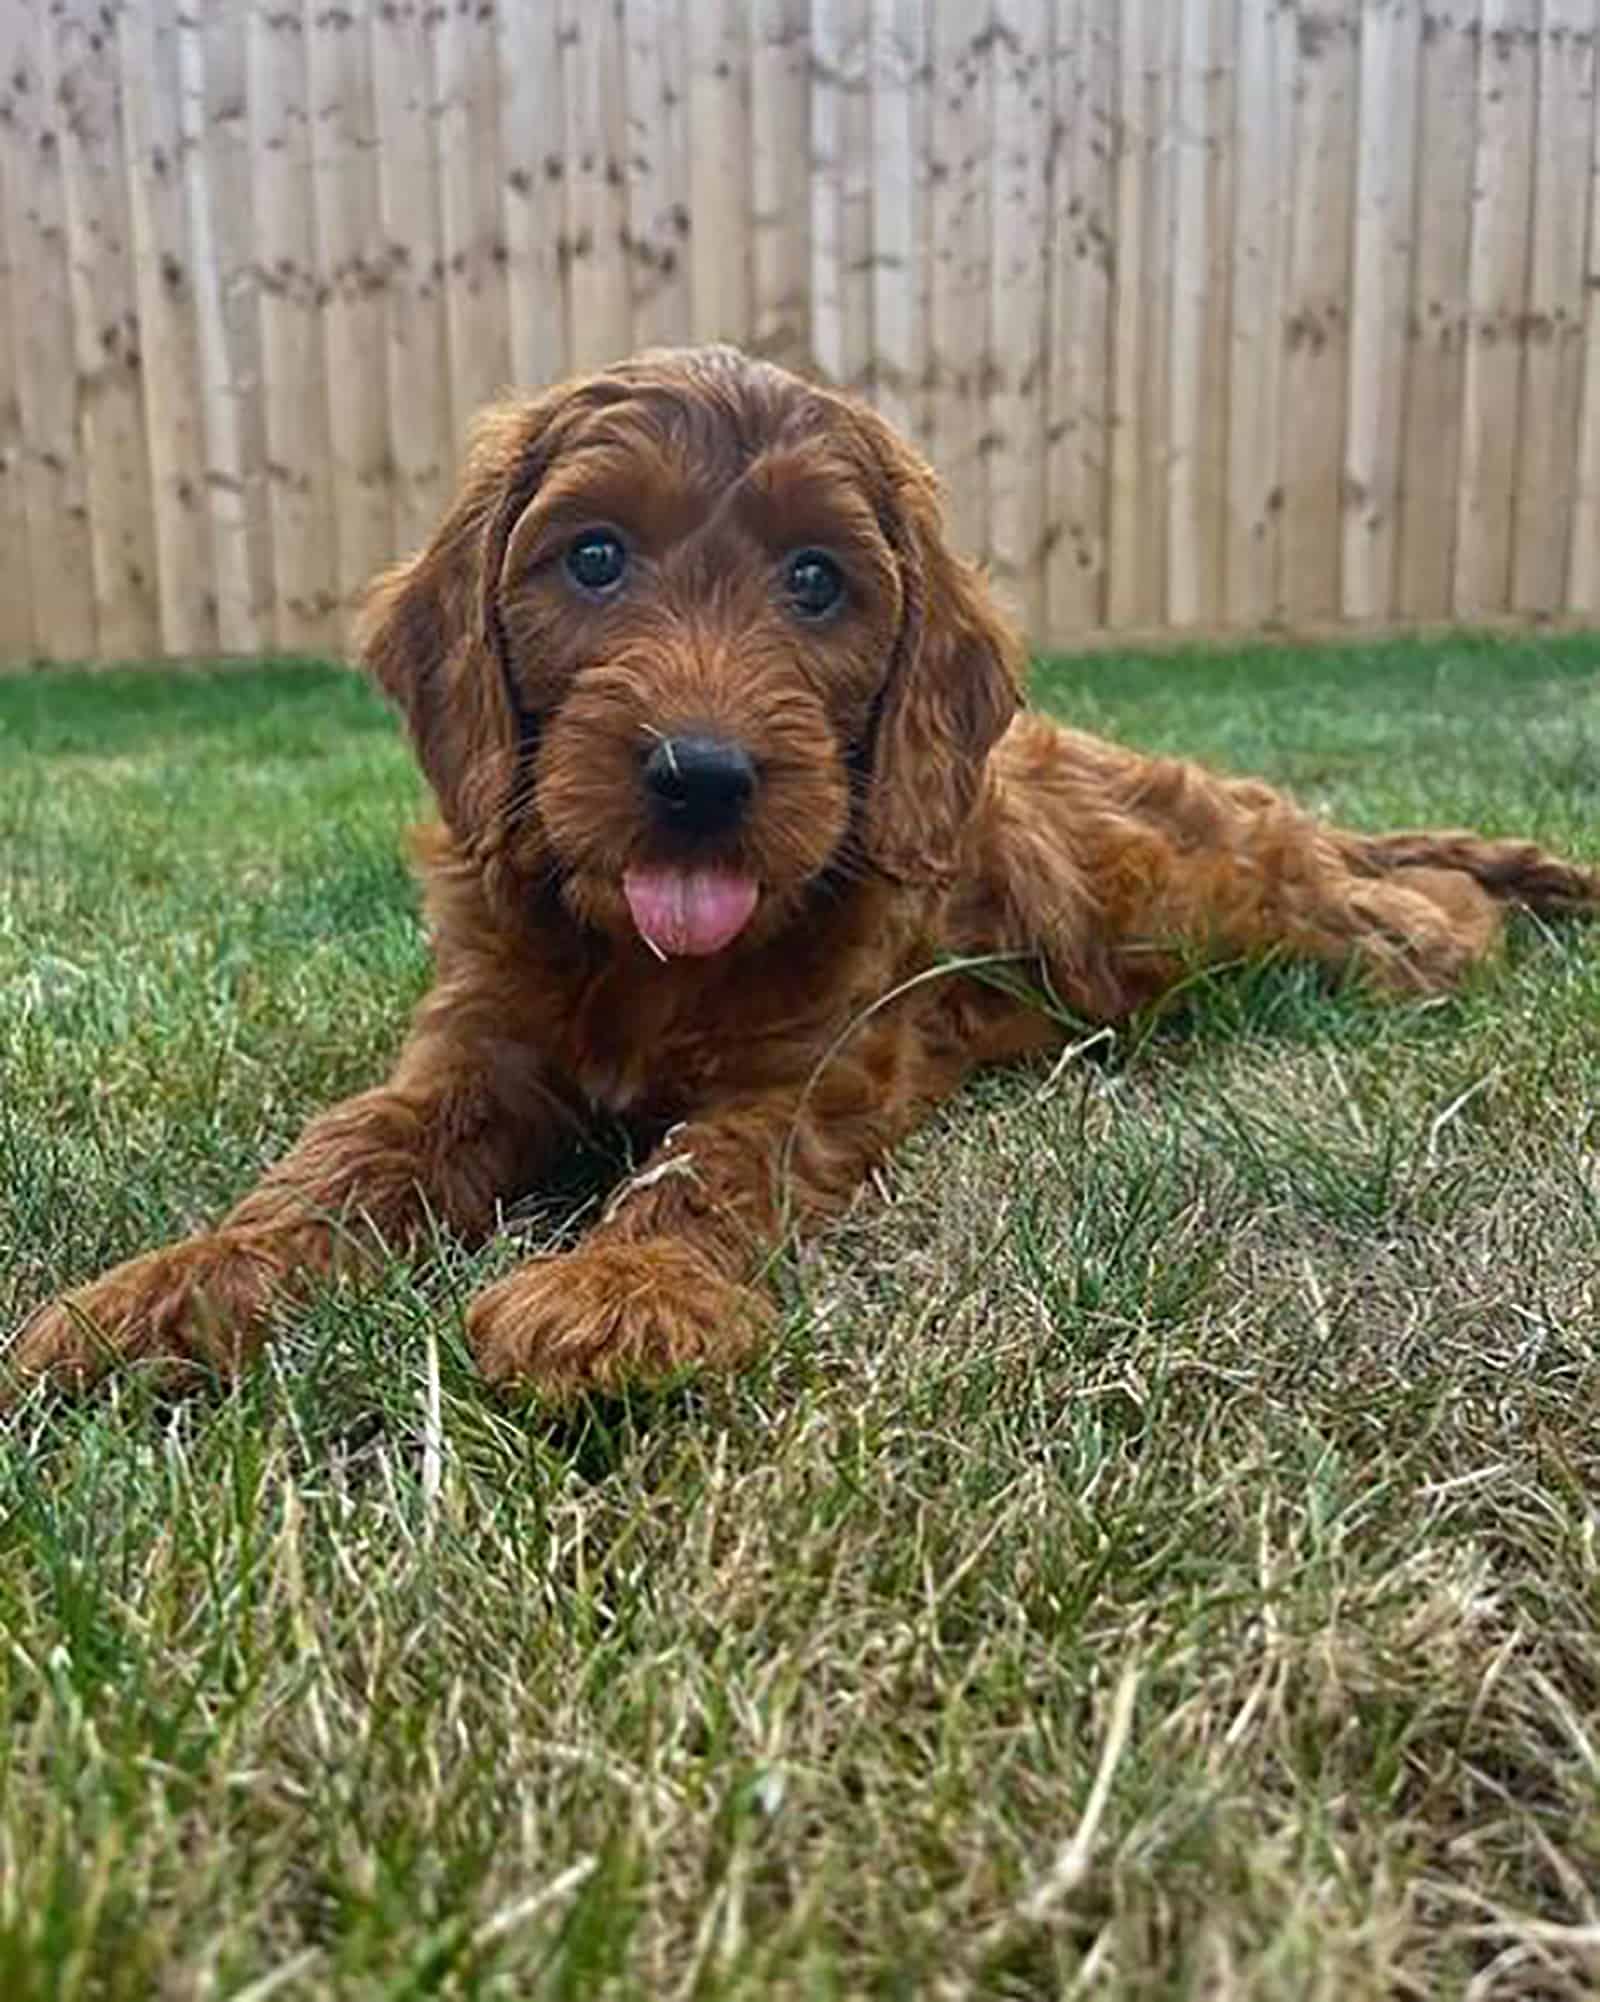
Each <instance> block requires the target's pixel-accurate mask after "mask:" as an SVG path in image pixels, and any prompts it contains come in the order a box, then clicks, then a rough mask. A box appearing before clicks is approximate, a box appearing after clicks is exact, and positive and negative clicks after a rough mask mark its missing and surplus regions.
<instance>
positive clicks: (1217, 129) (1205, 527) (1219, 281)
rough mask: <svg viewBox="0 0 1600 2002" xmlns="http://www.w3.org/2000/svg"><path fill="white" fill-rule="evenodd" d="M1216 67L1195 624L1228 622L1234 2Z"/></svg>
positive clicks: (1210, 116) (1227, 10) (1215, 32)
mask: <svg viewBox="0 0 1600 2002" xmlns="http://www.w3.org/2000/svg"><path fill="white" fill-rule="evenodd" d="M1210 7H1211V66H1210V69H1209V71H1208V73H1207V77H1206V119H1207V132H1208V136H1209V143H1208V147H1207V168H1206V245H1207V250H1208V265H1207V278H1206V312H1205V337H1204V346H1203V348H1202V352H1201V359H1200V433H1199V441H1198V446H1197V461H1196V471H1197V483H1196V494H1195V506H1196V508H1197V509H1198V512H1199V515H1200V523H1199V531H1198V539H1199V542H1200V545H1201V565H1200V575H1199V595H1198V599H1197V612H1198V616H1199V617H1200V618H1202V619H1205V620H1208V621H1210V622H1212V623H1216V622H1218V621H1220V620H1221V619H1222V617H1223V615H1224V607H1225V602H1226V591H1227V521H1228V406H1229V399H1230V394H1231V389H1232V376H1231V367H1232V349H1231V345H1230V337H1231V333H1232V326H1231V322H1230V319H1229V296H1228V292H1229V281H1230V277H1231V274H1232V271H1233V261H1234V236H1233V217H1234V204H1235V201H1236V199H1237V165H1238V163H1237V159H1236V156H1235V153H1234V143H1233V142H1234V127H1235V120H1236V117H1237V98H1238V61H1239V21H1238V8H1237V6H1236V4H1235V0H1210Z"/></svg>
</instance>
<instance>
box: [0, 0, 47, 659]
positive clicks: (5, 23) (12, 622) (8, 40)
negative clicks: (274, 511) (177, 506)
mask: <svg viewBox="0 0 1600 2002" xmlns="http://www.w3.org/2000/svg"><path fill="white" fill-rule="evenodd" d="M19 12H20V10H8V11H3V12H0V662H5V663H8V664H9V663H15V662H20V661H27V660H32V659H33V658H34V657H35V654H36V652H37V651H38V650H39V649H38V644H37V642H36V640H35V636H34V624H33V580H32V578H31V577H30V575H29V571H28V503H27V492H26V467H25V463H24V441H23V429H22V400H21V381H20V376H19V367H18V356H17V336H16V332H15V330H14V328H13V325H12V307H13V305H14V304H15V302H16V301H17V300H19V299H20V298H21V297H22V296H23V292H24V287H25V285H26V282H27V274H26V272H25V271H24V269H23V266H22V265H21V263H20V261H19V260H18V259H17V258H16V257H15V256H14V254H13V250H12V241H11V215H12V194H11V190H10V188H9V187H8V180H9V179H10V178H11V177H13V176H14V175H15V174H16V172H17V169H18V164H19V162H18V152H17V148H16V145H15V138H16V105H15V103H14V101H13V97H12V92H13V91H14V89H15V87H16V86H15V81H14V80H15V77H16V72H17V61H16V53H17V43H18V31H19V28H20V22H19V21H18V19H17V14H18V13H19Z"/></svg>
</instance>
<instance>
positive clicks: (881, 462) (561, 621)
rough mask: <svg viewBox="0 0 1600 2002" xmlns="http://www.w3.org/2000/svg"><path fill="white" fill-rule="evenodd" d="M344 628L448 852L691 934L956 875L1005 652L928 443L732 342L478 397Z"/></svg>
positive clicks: (678, 947)
mask: <svg viewBox="0 0 1600 2002" xmlns="http://www.w3.org/2000/svg"><path fill="white" fill-rule="evenodd" d="M361 646H362V652H363V655H364V658H365V659H366V661H367V663H368V665H369V666H370V668H371V669H372V671H373V672H374V674H375V675H376V677H377V679H378V681H379V683H380V684H381V685H382V687H383V688H384V689H385V690H386V691H387V692H388V694H389V695H390V696H392V697H393V698H394V699H395V700H396V701H397V702H398V703H399V705H400V707H401V709H402V710H403V712H404V714H405V717H406V719H407V722H408V724H409V726H410V730H411V734H412V737H413V739H414V740H415V743H416V748H417V752H418V756H419V757H420V759H421V762H422V765H423V768H424V770H425V772H426V773H427V776H428V778H429V780H430V782H431V784H432V786H433V789H434V791H435V793H436V794H437V796H438V799H439V803H440V806H441V808H442V810H443V812H444V816H445V819H446V821H447V823H448V824H449V826H450V828H451V831H452V833H453V835H454V837H455V839H456V841H457V843H458V844H459V845H460V846H461V847H462V848H463V850H465V851H466V852H467V853H469V854H472V855H474V856H476V857H479V858H481V859H482V860H484V861H485V862H486V863H487V862H488V861H489V860H490V859H491V858H493V859H494V860H495V861H496V863H497V864H499V865H501V866H506V867H509V869H510V871H511V876H512V880H513V881H523V882H528V881H532V880H535V879H538V880H547V881H549V882H552V883H554V884H555V885H557V886H558V888H559V893H560V895H561V896H562V898H563V899H564V901H565V903H566V905H567V908H568V909H569V911H570V912H571V914H572V915H573V916H574V917H575V918H576V919H577V920H578V921H579V922H580V923H583V924H585V925H589V926H594V927H598V928H600V929H601V930H604V931H606V932H608V933H610V934H612V935H613V936H617V937H627V938H631V937H634V936H638V937H642V938H643V939H645V940H646V941H647V942H649V943H651V944H652V945H653V946H654V947H655V948H656V949H657V950H658V951H661V952H664V953H676V954H701V955H703V954H708V953H712V952H718V951H721V950H724V949H731V948H732V947H733V946H734V944H735V941H738V942H739V943H740V944H743V943H746V942H750V941H759V940H761V939H763V938H768V937H771V936H772V935H773V934H774V933H775V932H777V931H778V930H780V929H781V928H782V926H783V925H784V924H785V922H787V921H788V920H789V919H791V918H792V917H793V916H794V915H795V913H796V912H797V911H798V910H799V908H800V907H801V905H802V904H803V903H804V900H805V897H806V895H807V892H808V890H810V889H811V888H812V887H813V886H814V885H815V884H816V883H817V882H818V881H819V880H820V879H822V878H823V877H825V876H832V877H833V878H835V879H836V880H839V881H843V880H848V879H849V878H850V876H851V875H852V874H859V873H860V872H861V871H862V870H863V869H864V868H873V869H876V870H878V871H880V872H882V873H884V874H887V875H889V876H892V877H895V878H897V879H901V880H906V881H932V882H937V881H939V880H941V879H943V878H944V877H946V876H947V875H948V873H949V871H950V869H951V868H952V866H953V864H954V860H955V853H956V848H957V844H958V842H959V838H960V834H961V830H962V828H963V826H964V824H965V822H966V820H967V818H968V816H969V814H970V812H971V809H972V805H973V801H974V798H975V796H976V792H977V788H978V782H979V776H980V773H981V771H982V767H983V762H984V759H985V758H986V757H987V755H988V753H989V750H990V748H991V747H992V745H993V744H994V742H995V740H996V739H997V738H998V736H999V735H1000V733H1001V731H1002V730H1003V729H1004V728H1005V726H1006V724H1007V722H1008V721H1009V720H1010V718H1011V716H1012V714H1013V712H1014V710H1015V707H1016V703H1017V699H1018V675H1019V666H1020V660H1019V652H1018V648H1017V645H1016V642H1015V640H1014V637H1013V636H1012V634H1011V633H1010V631H1009V630H1008V628H1007V627H1006V626H1005V625H1004V624H1003V623H1002V621H1001V620H1000V619H999V617H998V615H997V613H996V610H995V608H994V606H993V604H992V603H991V601H990V599H989V597H988V594H987V592H986V590H985V589H984V587H983V585H982V583H981V581H980V579H979V578H978V577H977V575H976V573H975V572H974V571H973V570H972V569H970V568H969V567H968V566H967V565H966V564H965V563H963V562H961V561H960V560H959V559H958V558H957V557H956V556H955V555H954V554H953V553H952V552H951V551H950V550H949V548H948V547H947V546H946V544H945V541H944V537H943V529H942V523H941V519H940V510H939V499H938V492H937V488H936V485H935V482H934V480H933V477H932V475H931V474H930V473H929V471H928V470H927V468H926V466H925V465H924V464H923V463H922V462H921V461H920V460H919V459H918V458H917V457H916V456H915V454H914V453H913V452H912V451H911V450H910V449H909V448H908V447H907V446H906V445H905V444H903V443H902V442H901V441H900V440H899V439H898V438H897V437H896V436H895V434H894V433H893V432H892V431H891V430H890V429H889V427H888V426H887V425H886V424H884V423H883V421H882V420H881V419H880V418H878V417H877V416H876V415H874V413H873V412H871V411H870V410H868V409H866V408H865V407H863V406H861V405H859V404H856V403H854V402H851V401H849V400H847V399H845V398H843V397H840V396H836V395H833V394H831V393H829V392H827V391H824V390H820V389H817V388H814V387H812V386H810V385H808V384H806V383H804V382H801V381H800V380H799V379H797V378H796V377H794V376H791V375H789V374H787V373H785V372H784V371H783V370H781V369H778V368H774V367H771V366H769V365H767V364H765V363H760V362H754V361H751V360H748V359H747V358H745V357H744V356H742V355H740V354H738V353H737V352H735V351H734V350H731V349H726V348H711V349H701V350H691V351H685V352H681V353H679V352H670V353H657V354H648V355H644V356H642V357H640V358H639V359H637V360H634V361H631V362H627V363H624V364H621V365H619V366H618V367H615V368H612V369H608V370H606V371H604V372H603V373H601V374H598V375H593V376H589V377H587V378H584V379H582V380H580V381H577V382H575V383H571V384H568V385H565V386H563V387H562V388H559V389H555V390H552V391H550V392H549V393H548V394H546V395H543V396H540V397H537V398H535V399H532V400H524V401H517V402H509V403H505V404H501V405H499V406H497V407H496V408H494V409H492V410H490V411H489V412H487V413H486V414H485V416H484V417H483V418H482V419H481V420H480V422H479V424H478V427H477V429H476V432H475V435H474V438H473V442H472V447H471V450H470V453H469V455H468V462H467V468H466V472H465V476H464V478H463V482H462V486H461V490H460V492H459V494H458V496H457V498H456V501H455V503H454V505H453V506H452V508H451V510H450V512H449V514H448V515H447V516H446V518H445V520H444V522H443V523H442V525H441V526H440V528H439V530H438V533H437V534H436V535H435V537H434V539H433V541H432V542H431V543H430V544H429V545H428V547H427V548H426V549H424V550H423V551H422V552H421V553H420V554H419V555H417V556H415V557H413V558H411V559H410V560H409V561H407V562H404V563H401V564H399V565H397V566H396V567H395V568H394V569H392V570H390V571H388V572H386V573H385V574H384V575H383V576H382V577H380V578H379V579H378V581H377V583H376V585H375V586H374V589H373V592H372V595H371V599H370V601H369V605H368V608H367V611H366V614H365V619H364V626H363V633H362V640H361Z"/></svg>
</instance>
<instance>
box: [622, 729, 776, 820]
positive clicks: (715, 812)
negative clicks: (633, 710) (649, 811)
mask: <svg viewBox="0 0 1600 2002" xmlns="http://www.w3.org/2000/svg"><path fill="white" fill-rule="evenodd" d="M644 782H645V784H646V786H648V787H649V789H650V799H651V803H652V805H653V806H654V808H655V811H656V816H657V818H658V819H659V820H660V822H661V824H662V825H663V826H664V827H670V828H673V829H675V830H676V831H678V832H680V833H683V834H726V833H727V832H728V831H729V829H730V828H733V827H735V826H737V825H738V822H739V820H740V818H741V817H742V815H743V813H744V810H745V808H746V807H747V806H748V805H749V804H750V796H751V794H752V793H753V792H754V791H755V789H756V768H755V766H754V765H753V764H752V763H751V762H750V753H749V752H748V751H747V750H746V749H745V748H744V746H743V745H742V744H733V743H730V742H729V741H728V740H727V738H725V737H659V738H657V740H656V744H655V748H654V749H653V750H652V751H651V753H650V755H649V757H648V758H646V759H645V761H644Z"/></svg>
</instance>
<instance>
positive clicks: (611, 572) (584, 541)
mask: <svg viewBox="0 0 1600 2002" xmlns="http://www.w3.org/2000/svg"><path fill="white" fill-rule="evenodd" d="M566 566H567V575H568V576H569V577H570V578H571V579H572V581H573V583H574V584H576V585H577V587H578V589H579V590H580V591H587V592H589V593H590V594H591V595H593V596H596V597H599V596H603V595H604V594H605V593H606V592H608V591H614V590H615V589H616V588H617V586H618V585H619V584H620V583H621V582H622V578H623V573H624V572H625V571H626V569H627V567H628V552H627V550H626V549H624V548H623V546H622V538H621V537H620V536H616V535H613V534H612V533H611V531H610V529H608V528H590V529H585V531H584V532H583V534H582V535H580V536H579V537H578V539H577V540H576V542H574V543H573V544H572V546H571V547H570V548H569V549H568V551H567V555H566Z"/></svg>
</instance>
